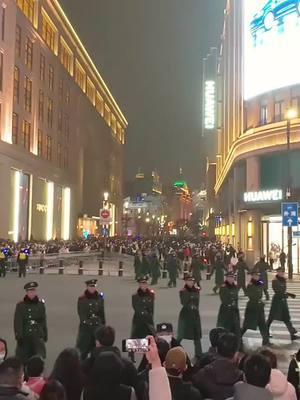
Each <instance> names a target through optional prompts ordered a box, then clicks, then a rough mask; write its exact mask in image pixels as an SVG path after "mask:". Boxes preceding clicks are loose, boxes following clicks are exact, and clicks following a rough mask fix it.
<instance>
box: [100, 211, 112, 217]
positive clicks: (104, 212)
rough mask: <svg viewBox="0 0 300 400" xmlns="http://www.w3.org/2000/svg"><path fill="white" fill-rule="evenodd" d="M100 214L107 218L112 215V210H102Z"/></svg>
mask: <svg viewBox="0 0 300 400" xmlns="http://www.w3.org/2000/svg"><path fill="white" fill-rule="evenodd" d="M100 216H101V217H102V218H103V219H107V218H109V217H110V212H109V210H106V209H105V210H102V211H101V213H100Z"/></svg>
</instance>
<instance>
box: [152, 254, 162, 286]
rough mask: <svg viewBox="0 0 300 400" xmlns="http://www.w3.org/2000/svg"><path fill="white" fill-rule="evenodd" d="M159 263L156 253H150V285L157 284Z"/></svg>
mask: <svg viewBox="0 0 300 400" xmlns="http://www.w3.org/2000/svg"><path fill="white" fill-rule="evenodd" d="M160 269H161V265H160V262H159V260H158V257H157V255H156V254H152V255H151V257H150V276H151V278H152V280H151V285H157V283H158V279H159V278H160V275H161V274H160Z"/></svg>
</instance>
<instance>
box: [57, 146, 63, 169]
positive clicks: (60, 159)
mask: <svg viewBox="0 0 300 400" xmlns="http://www.w3.org/2000/svg"><path fill="white" fill-rule="evenodd" d="M57 161H58V166H59V168H61V167H62V157H61V144H60V143H57Z"/></svg>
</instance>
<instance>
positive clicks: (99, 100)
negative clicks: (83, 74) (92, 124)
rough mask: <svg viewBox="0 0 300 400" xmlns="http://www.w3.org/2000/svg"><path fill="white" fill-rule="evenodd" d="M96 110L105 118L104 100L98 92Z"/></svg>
mask: <svg viewBox="0 0 300 400" xmlns="http://www.w3.org/2000/svg"><path fill="white" fill-rule="evenodd" d="M96 110H97V111H98V113H99V114H100V115H102V117H103V114H104V101H103V98H102V97H101V95H100V93H99V92H97V96H96Z"/></svg>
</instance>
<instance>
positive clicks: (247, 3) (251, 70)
mask: <svg viewBox="0 0 300 400" xmlns="http://www.w3.org/2000/svg"><path fill="white" fill-rule="evenodd" d="M299 36H300V16H299V4H298V2H285V1H277V2H268V1H267V0H266V1H261V0H243V1H241V0H228V1H227V7H226V11H225V23H224V31H223V35H222V39H223V41H222V46H221V62H220V74H221V82H223V85H222V87H221V90H222V98H223V104H222V125H221V128H220V130H219V134H218V154H217V171H216V185H215V190H216V193H217V196H218V200H219V211H220V214H219V219H218V222H219V223H218V227H217V228H216V233H217V235H218V236H219V237H221V238H222V239H224V240H228V241H230V242H233V243H234V244H235V245H236V246H240V247H241V248H242V249H243V250H245V251H246V254H247V257H248V259H249V262H250V263H251V261H252V262H255V261H256V259H257V258H258V256H259V255H260V254H265V255H266V256H267V257H269V258H270V257H271V256H272V257H273V258H274V259H275V262H277V260H278V256H279V254H280V252H281V251H282V250H283V251H285V253H287V245H288V235H287V228H286V227H284V226H283V224H282V217H281V202H282V200H283V199H288V200H293V201H298V200H299V198H300V175H299V171H300V135H299V128H300V118H299V117H300V85H299V84H300V72H299V71H300V57H299V51H300V44H299ZM289 138H290V146H289V147H288V145H287V142H288V139H289ZM294 229H295V230H297V227H295V228H294ZM292 249H293V253H292V256H293V266H294V270H295V271H296V272H299V269H300V263H299V256H300V247H299V241H298V240H297V239H294V240H293V245H292Z"/></svg>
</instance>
